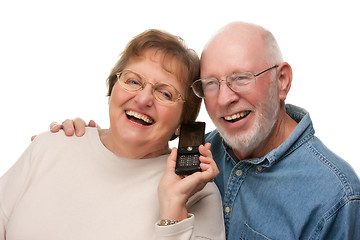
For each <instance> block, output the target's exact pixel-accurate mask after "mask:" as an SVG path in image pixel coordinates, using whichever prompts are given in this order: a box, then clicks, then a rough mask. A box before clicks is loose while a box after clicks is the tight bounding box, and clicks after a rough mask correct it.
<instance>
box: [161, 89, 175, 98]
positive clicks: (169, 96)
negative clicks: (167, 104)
mask: <svg viewBox="0 0 360 240" xmlns="http://www.w3.org/2000/svg"><path fill="white" fill-rule="evenodd" d="M159 93H160V96H161V97H162V98H164V99H169V100H171V99H172V94H171V93H170V92H168V91H164V90H163V91H159Z"/></svg>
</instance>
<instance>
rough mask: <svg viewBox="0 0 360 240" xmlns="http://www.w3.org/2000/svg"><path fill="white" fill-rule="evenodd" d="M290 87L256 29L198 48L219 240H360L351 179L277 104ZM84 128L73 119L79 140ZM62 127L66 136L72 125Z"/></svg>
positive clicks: (292, 111) (304, 117)
mask: <svg viewBox="0 0 360 240" xmlns="http://www.w3.org/2000/svg"><path fill="white" fill-rule="evenodd" d="M291 82H292V70H291V67H290V65H289V64H288V63H286V62H284V61H283V59H282V54H281V52H280V49H279V47H278V45H277V42H276V40H275V38H274V37H273V35H272V34H271V33H270V32H269V31H267V30H266V29H264V28H262V27H260V26H256V25H253V24H249V23H243V22H235V23H230V24H228V25H226V26H225V27H223V28H222V29H220V31H218V32H217V33H216V34H215V36H214V37H213V38H212V39H210V41H209V42H208V44H207V45H206V46H205V48H204V50H203V53H202V56H201V79H200V80H198V81H197V82H195V83H194V84H193V86H192V87H193V90H194V92H195V93H196V94H197V95H198V96H199V97H201V98H204V102H205V105H206V109H207V111H208V114H209V116H210V118H211V119H212V121H213V122H214V124H215V126H216V128H217V130H214V131H213V132H210V133H208V134H207V136H206V140H207V141H208V142H211V143H212V149H211V150H212V153H213V156H214V159H215V161H216V162H217V164H218V167H219V170H220V174H219V175H218V176H217V177H216V179H215V183H216V184H217V186H218V188H219V190H220V192H221V196H222V201H223V207H224V218H225V227H226V233H227V238H228V239H257V240H258V239H360V182H359V178H358V177H357V176H356V174H355V172H354V171H353V169H352V168H351V167H350V166H349V165H348V164H347V163H346V162H345V161H344V160H342V159H341V158H339V157H338V156H337V155H335V154H334V153H333V152H331V151H330V150H329V149H328V148H326V147H325V146H324V144H323V143H322V142H321V141H320V140H319V139H318V138H317V137H315V136H314V132H315V131H314V128H313V125H312V121H311V119H310V116H309V113H308V112H306V111H305V110H304V109H301V108H299V107H296V106H293V105H285V99H286V96H287V94H288V92H289V90H290V86H291ZM84 125H85V124H84V123H83V122H82V121H79V120H77V121H75V128H76V131H78V133H80V134H78V135H81V134H82V133H83V132H84V129H83V126H84ZM60 127H61V126H60V125H53V131H58V129H59V128H60ZM63 127H64V129H65V131H66V132H67V133H68V134H72V132H73V131H74V128H73V123H72V121H67V122H65V123H64V126H63Z"/></svg>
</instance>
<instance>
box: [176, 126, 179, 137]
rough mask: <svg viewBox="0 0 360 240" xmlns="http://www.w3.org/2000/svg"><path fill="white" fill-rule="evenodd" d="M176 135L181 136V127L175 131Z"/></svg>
mask: <svg viewBox="0 0 360 240" xmlns="http://www.w3.org/2000/svg"><path fill="white" fill-rule="evenodd" d="M175 135H176V136H179V135H180V126H178V128H177V129H176V130H175Z"/></svg>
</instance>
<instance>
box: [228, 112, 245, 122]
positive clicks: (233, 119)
mask: <svg viewBox="0 0 360 240" xmlns="http://www.w3.org/2000/svg"><path fill="white" fill-rule="evenodd" d="M250 112H251V111H243V112H239V113H236V114H233V115H229V116H225V117H224V119H225V121H228V122H236V121H239V120H241V119H243V118H245V117H246V116H248V115H249V114H250Z"/></svg>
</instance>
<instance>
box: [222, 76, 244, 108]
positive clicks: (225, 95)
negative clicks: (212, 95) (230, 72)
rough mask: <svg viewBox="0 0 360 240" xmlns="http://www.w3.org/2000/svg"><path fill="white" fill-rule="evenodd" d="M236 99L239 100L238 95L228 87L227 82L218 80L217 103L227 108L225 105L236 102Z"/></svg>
mask: <svg viewBox="0 0 360 240" xmlns="http://www.w3.org/2000/svg"><path fill="white" fill-rule="evenodd" d="M238 99H239V95H238V94H237V93H236V92H234V91H233V90H232V89H231V88H230V87H229V86H228V83H227V81H225V80H220V82H219V93H218V103H219V104H220V105H221V106H227V105H229V104H231V103H233V102H235V101H237V100H238Z"/></svg>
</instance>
